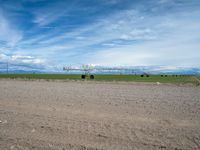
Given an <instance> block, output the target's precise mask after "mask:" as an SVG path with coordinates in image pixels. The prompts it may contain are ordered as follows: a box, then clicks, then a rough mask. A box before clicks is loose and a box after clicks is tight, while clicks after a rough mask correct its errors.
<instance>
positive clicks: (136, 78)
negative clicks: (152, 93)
mask: <svg viewBox="0 0 200 150" xmlns="http://www.w3.org/2000/svg"><path fill="white" fill-rule="evenodd" d="M0 78H10V79H16V78H22V79H45V80H82V79H81V75H80V74H0ZM86 80H90V79H89V78H88V79H86ZM94 80H95V81H127V82H160V83H175V84H186V83H191V84H195V85H199V84H200V76H178V77H175V76H169V75H168V76H167V77H161V76H160V75H151V76H150V77H146V76H145V77H141V76H140V75H95V79H94Z"/></svg>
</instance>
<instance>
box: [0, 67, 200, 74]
mask: <svg viewBox="0 0 200 150" xmlns="http://www.w3.org/2000/svg"><path fill="white" fill-rule="evenodd" d="M76 68H77V67H76ZM78 68H81V67H78ZM95 68H98V70H95ZM105 68H107V69H108V70H107V71H103V69H105ZM116 68H120V70H112V69H116ZM92 69H94V70H93V71H92V73H95V74H143V73H149V74H185V75H200V68H190V67H169V66H117V67H116V66H115V67H109V66H106V67H105V66H93V67H92ZM101 69H102V70H101ZM5 73H7V70H5V69H0V74H5ZM8 73H9V74H15V73H16V74H33V73H34V74H41V73H52V74H54V73H55V74H56V73H58V74H62V73H63V74H71V73H73V74H76V73H83V72H82V71H63V70H62V68H60V70H56V71H46V70H36V69H32V70H31V69H30V70H17V69H14V70H9V71H8Z"/></svg>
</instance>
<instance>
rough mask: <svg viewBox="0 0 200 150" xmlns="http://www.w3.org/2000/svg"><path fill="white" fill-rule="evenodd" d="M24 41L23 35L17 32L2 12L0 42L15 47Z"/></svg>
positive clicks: (0, 12)
mask: <svg viewBox="0 0 200 150" xmlns="http://www.w3.org/2000/svg"><path fill="white" fill-rule="evenodd" d="M21 39H22V33H21V32H20V31H19V30H17V29H16V28H15V27H14V26H13V25H11V23H10V22H9V21H8V19H6V18H5V16H4V15H3V13H2V11H1V10H0V41H4V42H6V44H7V45H8V46H11V47H12V46H15V45H16V44H17V43H18V42H19V41H20V40H21Z"/></svg>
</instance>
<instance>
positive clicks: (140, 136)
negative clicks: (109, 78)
mask: <svg viewBox="0 0 200 150" xmlns="http://www.w3.org/2000/svg"><path fill="white" fill-rule="evenodd" d="M0 149H1V150H7V149H10V150H18V149H22V150H28V149H41V150H49V149H53V150H54V149H55V150H57V149H58V150H67V149H75V150H79V149H83V150H84V149H87V150H93V149H109V150H112V149H113V150H126V149H129V150H134V149H135V150H156V149H162V150H189V149H191V150H199V149H200V88H199V87H195V86H176V85H166V84H160V85H157V84H145V83H96V82H72V81H68V82H53V81H50V82H47V81H19V80H0Z"/></svg>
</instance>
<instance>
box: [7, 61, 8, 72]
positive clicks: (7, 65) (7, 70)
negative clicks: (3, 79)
mask: <svg viewBox="0 0 200 150" xmlns="http://www.w3.org/2000/svg"><path fill="white" fill-rule="evenodd" d="M7 74H8V61H7Z"/></svg>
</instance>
